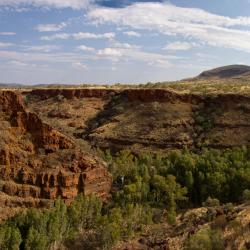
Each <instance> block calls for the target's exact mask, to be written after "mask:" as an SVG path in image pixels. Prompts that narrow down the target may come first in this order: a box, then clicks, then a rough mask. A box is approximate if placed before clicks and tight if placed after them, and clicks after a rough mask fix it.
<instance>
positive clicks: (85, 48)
mask: <svg viewBox="0 0 250 250" xmlns="http://www.w3.org/2000/svg"><path fill="white" fill-rule="evenodd" d="M78 49H79V50H82V51H88V52H93V51H95V48H93V47H88V46H86V45H80V46H78Z"/></svg>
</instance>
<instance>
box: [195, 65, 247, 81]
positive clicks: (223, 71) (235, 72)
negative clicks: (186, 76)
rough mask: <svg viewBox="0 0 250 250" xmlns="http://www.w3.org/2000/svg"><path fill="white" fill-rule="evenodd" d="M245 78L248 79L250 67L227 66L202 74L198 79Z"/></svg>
mask: <svg viewBox="0 0 250 250" xmlns="http://www.w3.org/2000/svg"><path fill="white" fill-rule="evenodd" d="M239 77H240V78H241V77H242V78H245V77H250V66H247V65H229V66H224V67H219V68H215V69H211V70H207V71H204V72H202V73H201V74H200V75H199V76H198V77H197V78H198V79H206V78H208V79H210V78H218V79H224V78H239Z"/></svg>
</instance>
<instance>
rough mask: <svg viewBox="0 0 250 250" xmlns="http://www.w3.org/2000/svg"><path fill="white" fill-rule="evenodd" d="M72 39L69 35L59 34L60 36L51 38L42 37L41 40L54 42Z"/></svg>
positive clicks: (55, 35) (56, 35)
mask: <svg viewBox="0 0 250 250" xmlns="http://www.w3.org/2000/svg"><path fill="white" fill-rule="evenodd" d="M70 37H71V35H70V34H67V33H58V34H54V35H51V36H42V37H41V40H43V41H53V40H58V39H60V40H66V39H69V38H70Z"/></svg>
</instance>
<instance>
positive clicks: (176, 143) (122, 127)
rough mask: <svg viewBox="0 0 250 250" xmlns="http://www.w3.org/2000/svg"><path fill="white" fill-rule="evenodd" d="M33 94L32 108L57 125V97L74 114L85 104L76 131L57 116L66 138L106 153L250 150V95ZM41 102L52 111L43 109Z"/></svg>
mask: <svg viewBox="0 0 250 250" xmlns="http://www.w3.org/2000/svg"><path fill="white" fill-rule="evenodd" d="M29 95H30V97H31V101H30V103H29V105H30V107H32V108H33V109H34V110H35V109H37V110H36V111H38V113H39V115H40V116H43V118H44V119H47V121H48V123H51V124H53V122H54V121H55V118H54V117H51V116H50V115H49V114H50V113H49V112H50V111H51V110H50V106H51V103H53V102H54V100H55V99H56V98H55V97H56V96H55V95H63V96H64V97H65V98H64V100H63V103H64V105H68V107H69V108H70V107H72V110H74V106H75V105H76V104H77V103H79V102H80V100H82V101H83V105H80V106H78V107H77V111H76V112H75V113H74V112H71V116H70V115H68V116H67V124H69V125H70V124H73V123H74V126H73V127H72V126H63V121H64V120H65V119H64V118H63V116H60V117H57V122H60V124H61V125H62V126H61V127H62V129H63V130H64V131H65V133H66V132H67V133H69V135H71V136H72V137H75V138H78V139H85V141H87V142H88V143H89V144H90V145H92V146H96V147H101V148H103V149H106V148H111V149H113V150H115V151H116V150H120V149H131V150H133V151H138V150H140V151H141V150H149V151H157V150H171V149H177V148H183V147H188V148H191V149H196V148H200V147H203V146H209V147H213V148H227V147H234V146H242V145H250V132H249V127H250V115H249V114H250V97H249V96H247V95H240V94H217V95H216V94H210V95H200V94H190V93H189V94H188V93H178V92H174V91H170V90H168V89H141V88H131V89H97V88H94V89H75V90H74V89H58V90H53V89H52V90H51V89H42V90H33V91H31V92H30V93H29ZM41 99H42V101H43V103H44V105H45V106H44V107H46V109H47V110H48V111H46V109H45V108H44V107H41V108H38V105H37V103H38V102H39V101H40V100H41ZM59 103H60V102H58V104H59ZM68 110H70V109H68ZM59 111H60V110H59ZM90 111H91V112H90ZM67 112H68V111H67ZM58 113H60V112H58Z"/></svg>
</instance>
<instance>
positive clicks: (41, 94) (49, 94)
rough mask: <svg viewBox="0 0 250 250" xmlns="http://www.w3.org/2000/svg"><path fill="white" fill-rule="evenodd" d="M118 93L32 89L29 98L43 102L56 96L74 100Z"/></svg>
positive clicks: (87, 89)
mask: <svg viewBox="0 0 250 250" xmlns="http://www.w3.org/2000/svg"><path fill="white" fill-rule="evenodd" d="M117 92H119V91H116V90H113V89H105V88H103V89H102V88H101V89H98V88H82V89H80V88H79V89H34V90H32V91H31V92H30V95H31V96H37V97H38V98H40V99H42V100H44V99H48V98H53V97H57V96H62V97H64V98H66V99H74V98H84V97H86V98H92V97H96V98H102V97H106V96H108V95H114V94H116V93H117Z"/></svg>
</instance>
